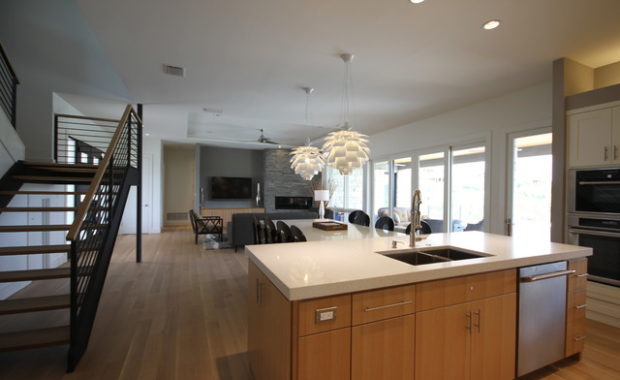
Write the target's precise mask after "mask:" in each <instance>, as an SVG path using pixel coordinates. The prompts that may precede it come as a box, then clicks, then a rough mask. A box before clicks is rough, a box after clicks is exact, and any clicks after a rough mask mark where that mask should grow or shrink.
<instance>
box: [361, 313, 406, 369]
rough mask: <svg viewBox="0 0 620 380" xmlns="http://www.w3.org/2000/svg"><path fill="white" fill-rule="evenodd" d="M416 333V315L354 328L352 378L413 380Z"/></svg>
mask: <svg viewBox="0 0 620 380" xmlns="http://www.w3.org/2000/svg"><path fill="white" fill-rule="evenodd" d="M414 334H415V316H414V315H413V314H410V315H405V316H402V317H397V318H392V319H387V320H383V321H379V322H373V323H368V324H365V325H360V326H355V327H353V329H352V333H351V335H352V350H351V351H352V352H351V355H352V356H351V378H352V379H355V380H413V375H414V372H413V365H414V355H413V353H414V344H415V340H414Z"/></svg>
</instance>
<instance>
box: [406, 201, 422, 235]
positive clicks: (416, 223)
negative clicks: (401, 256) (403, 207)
mask: <svg viewBox="0 0 620 380" xmlns="http://www.w3.org/2000/svg"><path fill="white" fill-rule="evenodd" d="M421 203H422V192H421V191H420V190H419V189H417V190H416V191H414V192H413V198H412V199H411V217H410V218H409V219H410V220H411V232H409V246H410V247H415V235H416V231H417V230H418V229H420V228H422V226H421V225H420V204H421Z"/></svg>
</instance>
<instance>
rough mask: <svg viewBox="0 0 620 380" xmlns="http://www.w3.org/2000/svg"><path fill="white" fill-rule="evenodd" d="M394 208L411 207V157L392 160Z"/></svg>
mask: <svg viewBox="0 0 620 380" xmlns="http://www.w3.org/2000/svg"><path fill="white" fill-rule="evenodd" d="M392 205H393V206H394V207H401V208H410V207H411V157H405V158H399V159H396V160H394V202H393V204H392Z"/></svg>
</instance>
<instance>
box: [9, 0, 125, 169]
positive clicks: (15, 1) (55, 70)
mask: <svg viewBox="0 0 620 380" xmlns="http://www.w3.org/2000/svg"><path fill="white" fill-rule="evenodd" d="M0 40H2V43H3V45H4V48H5V50H6V52H7V55H8V57H9V60H10V61H11V63H12V64H13V67H14V69H15V71H16V73H17V76H18V77H19V80H20V84H19V86H18V98H17V131H18V133H19V135H20V136H21V138H22V140H23V141H24V143H25V145H26V158H28V159H30V160H42V161H50V160H51V159H52V156H53V149H52V148H53V145H52V137H53V136H52V134H53V111H52V110H53V107H52V103H53V97H52V93H53V92H66V93H73V94H79V95H89V96H95V97H101V98H107V99H122V100H126V99H129V98H130V95H129V92H128V90H127V88H126V87H125V85H124V83H123V81H122V79H121V78H120V76H119V75H118V74H117V73H116V71H115V69H114V68H113V67H112V65H111V64H110V62H109V61H108V59H107V58H106V56H105V54H104V53H103V50H102V48H101V46H100V44H99V42H98V41H97V38H96V36H95V34H94V33H93V31H92V30H91V28H90V26H89V25H88V23H87V22H86V19H85V18H84V16H83V15H82V14H81V12H80V10H79V8H78V7H77V5H76V4H75V3H74V2H73V1H71V0H3V1H2V9H1V11H0Z"/></svg>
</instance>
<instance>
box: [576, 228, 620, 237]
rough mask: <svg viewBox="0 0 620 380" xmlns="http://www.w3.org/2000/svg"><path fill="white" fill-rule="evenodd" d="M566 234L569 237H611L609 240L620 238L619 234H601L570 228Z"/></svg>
mask: <svg viewBox="0 0 620 380" xmlns="http://www.w3.org/2000/svg"><path fill="white" fill-rule="evenodd" d="M568 233H569V234H571V235H592V236H603V237H611V238H620V232H619V233H616V232H603V231H592V230H583V229H576V228H571V229H569V230H568Z"/></svg>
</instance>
